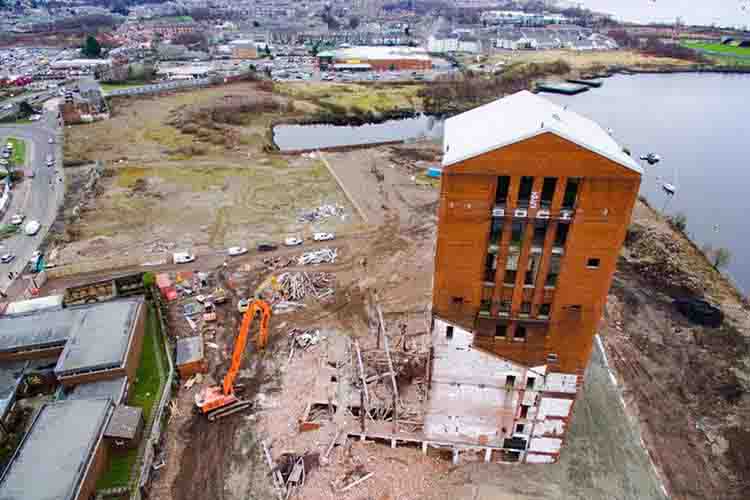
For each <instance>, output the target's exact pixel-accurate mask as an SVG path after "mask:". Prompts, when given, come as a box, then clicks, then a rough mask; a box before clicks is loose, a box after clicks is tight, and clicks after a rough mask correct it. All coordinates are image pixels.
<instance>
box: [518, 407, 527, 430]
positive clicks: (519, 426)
mask: <svg viewBox="0 0 750 500" xmlns="http://www.w3.org/2000/svg"><path fill="white" fill-rule="evenodd" d="M527 411H528V410H527ZM521 413H522V414H523V406H522V407H521ZM521 418H526V417H523V416H522V417H521ZM525 428H526V426H525V425H524V424H516V434H523V430H524V429H525Z"/></svg>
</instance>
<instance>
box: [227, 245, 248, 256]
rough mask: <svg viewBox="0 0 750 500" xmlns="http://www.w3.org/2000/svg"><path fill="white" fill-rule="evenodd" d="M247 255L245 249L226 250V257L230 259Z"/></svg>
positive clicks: (230, 248)
mask: <svg viewBox="0 0 750 500" xmlns="http://www.w3.org/2000/svg"><path fill="white" fill-rule="evenodd" d="M246 253H247V248H245V247H229V248H228V249H227V255H230V256H232V257H236V256H238V255H244V254H246Z"/></svg>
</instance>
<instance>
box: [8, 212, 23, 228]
mask: <svg viewBox="0 0 750 500" xmlns="http://www.w3.org/2000/svg"><path fill="white" fill-rule="evenodd" d="M25 218H26V216H25V215H23V214H16V215H14V216H13V217H11V218H10V223H11V224H13V225H14V226H20V225H21V224H23V220H24V219H25Z"/></svg>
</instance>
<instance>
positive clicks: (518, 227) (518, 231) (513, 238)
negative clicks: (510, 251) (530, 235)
mask: <svg viewBox="0 0 750 500" xmlns="http://www.w3.org/2000/svg"><path fill="white" fill-rule="evenodd" d="M525 229H526V223H525V222H514V223H513V224H512V225H511V226H510V244H511V245H512V246H521V242H522V241H523V233H524V231H525Z"/></svg>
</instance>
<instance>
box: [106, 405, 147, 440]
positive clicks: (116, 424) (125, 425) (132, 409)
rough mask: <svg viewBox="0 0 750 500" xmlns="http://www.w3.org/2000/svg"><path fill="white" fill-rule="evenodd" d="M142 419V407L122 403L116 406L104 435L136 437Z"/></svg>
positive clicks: (125, 437) (122, 437) (124, 437)
mask: <svg viewBox="0 0 750 500" xmlns="http://www.w3.org/2000/svg"><path fill="white" fill-rule="evenodd" d="M142 419H143V409H142V408H138V407H137V406H125V405H120V406H118V407H117V408H115V411H114V413H113V414H112V418H111V419H110V421H109V424H108V425H107V430H105V431H104V435H105V436H107V437H110V438H121V439H134V438H135V436H136V434H137V432H138V427H139V426H140V424H141V420H142Z"/></svg>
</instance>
